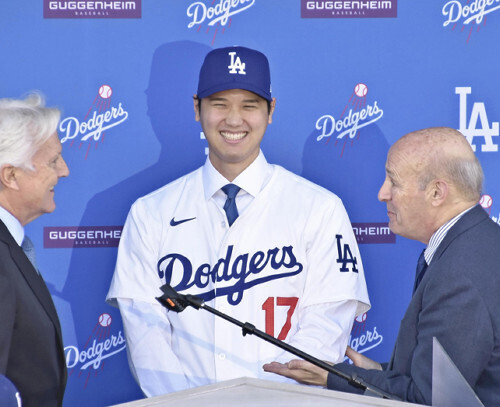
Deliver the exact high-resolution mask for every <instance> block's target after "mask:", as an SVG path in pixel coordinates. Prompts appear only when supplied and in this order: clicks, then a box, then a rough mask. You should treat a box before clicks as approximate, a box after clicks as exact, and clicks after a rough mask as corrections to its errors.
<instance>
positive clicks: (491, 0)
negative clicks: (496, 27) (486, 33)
mask: <svg viewBox="0 0 500 407" xmlns="http://www.w3.org/2000/svg"><path fill="white" fill-rule="evenodd" d="M499 10H500V0H473V1H470V0H467V1H464V0H462V1H458V0H452V1H448V2H446V3H445V4H444V6H443V9H442V13H443V16H444V18H445V20H444V22H443V27H448V26H451V27H452V30H455V28H456V27H457V26H458V25H459V24H460V23H461V24H462V26H461V29H460V31H461V32H463V31H465V32H468V35H467V42H469V40H470V38H471V35H472V32H473V30H474V28H476V27H477V31H479V27H480V25H481V24H482V25H483V26H484V25H485V24H486V15H487V14H490V13H493V12H496V11H499ZM467 28H468V30H467Z"/></svg>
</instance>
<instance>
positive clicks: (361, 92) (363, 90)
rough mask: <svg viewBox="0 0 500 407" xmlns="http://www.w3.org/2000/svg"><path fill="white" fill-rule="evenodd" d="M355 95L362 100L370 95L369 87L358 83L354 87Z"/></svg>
mask: <svg viewBox="0 0 500 407" xmlns="http://www.w3.org/2000/svg"><path fill="white" fill-rule="evenodd" d="M354 93H355V94H356V96H358V97H360V98H362V97H365V96H366V94H367V93H368V86H366V85H365V84H364V83H358V84H357V85H356V86H355V87H354Z"/></svg>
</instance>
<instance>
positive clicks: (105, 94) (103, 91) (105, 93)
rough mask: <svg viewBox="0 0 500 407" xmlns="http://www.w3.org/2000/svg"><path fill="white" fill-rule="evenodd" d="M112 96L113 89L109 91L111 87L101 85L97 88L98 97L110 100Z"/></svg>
mask: <svg viewBox="0 0 500 407" xmlns="http://www.w3.org/2000/svg"><path fill="white" fill-rule="evenodd" d="M112 94H113V89H111V86H109V85H102V86H101V87H100V88H99V96H100V97H102V98H103V99H108V98H110V97H111V95H112Z"/></svg>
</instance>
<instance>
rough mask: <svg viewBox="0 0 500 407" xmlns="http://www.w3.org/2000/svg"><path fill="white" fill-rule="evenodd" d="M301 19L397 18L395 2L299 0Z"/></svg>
mask: <svg viewBox="0 0 500 407" xmlns="http://www.w3.org/2000/svg"><path fill="white" fill-rule="evenodd" d="M300 16H301V17H302V18H387V17H397V16H398V2H397V0H359V1H352V0H301V8H300Z"/></svg>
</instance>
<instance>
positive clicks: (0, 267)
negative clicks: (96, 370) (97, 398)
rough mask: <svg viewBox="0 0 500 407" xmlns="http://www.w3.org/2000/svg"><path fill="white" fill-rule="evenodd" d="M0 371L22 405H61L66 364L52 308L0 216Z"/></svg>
mask: <svg viewBox="0 0 500 407" xmlns="http://www.w3.org/2000/svg"><path fill="white" fill-rule="evenodd" d="M0 373H2V374H4V375H5V376H7V378H9V379H10V380H11V381H12V383H14V385H15V386H16V387H17V389H18V390H19V393H20V394H21V399H22V403H23V407H30V406H33V407H56V406H61V405H62V399H63V394H64V388H65V386H66V377H67V375H66V364H65V361H64V350H63V344H62V337H61V328H60V325H59V319H58V317H57V313H56V309H55V307H54V303H53V302H52V298H51V296H50V293H49V291H48V289H47V286H46V285H45V282H44V281H43V279H42V278H41V277H40V276H39V275H38V273H37V272H36V270H35V268H34V267H33V266H32V265H31V263H30V261H29V260H28V258H27V257H26V255H25V254H24V252H23V251H22V249H21V248H20V247H19V246H18V244H17V243H16V242H15V240H14V238H13V237H12V235H11V234H10V233H9V231H8V229H7V228H6V226H5V225H4V224H3V222H1V221H0Z"/></svg>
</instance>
